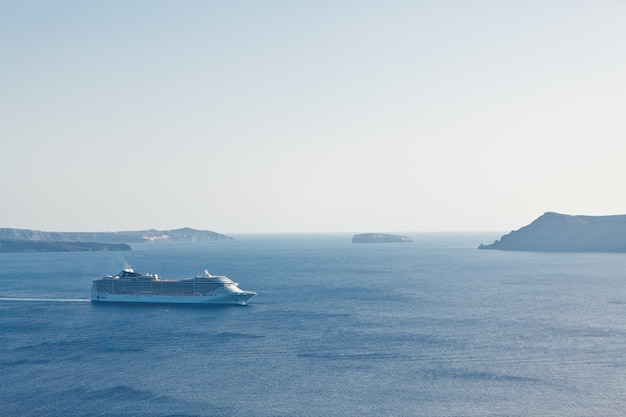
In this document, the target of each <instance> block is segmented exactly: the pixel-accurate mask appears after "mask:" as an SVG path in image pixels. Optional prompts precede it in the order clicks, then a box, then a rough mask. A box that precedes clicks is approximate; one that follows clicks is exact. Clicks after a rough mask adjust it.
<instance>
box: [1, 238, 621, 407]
mask: <svg viewBox="0 0 626 417" xmlns="http://www.w3.org/2000/svg"><path fill="white" fill-rule="evenodd" d="M403 234H406V235H409V236H410V237H411V238H412V239H413V242H412V243H382V244H352V243H351V235H350V234H342V233H338V234H273V235H272V234H267V235H264V234H257V235H234V240H232V241H214V242H168V243H140V244H133V245H132V246H133V250H132V251H128V252H76V253H3V254H0V416H8V417H14V416H33V417H35V416H36V417H43V416H65V417H71V416H183V417H184V416H259V417H266V416H267V417H269V416H525V417H527V416H542V417H544V416H568V417H573V416H624V415H625V414H626V254H620V253H534V252H509V251H496V250H478V249H477V247H478V246H479V244H481V243H491V242H493V241H494V240H495V239H497V238H499V237H500V235H501V234H502V233H403ZM125 267H132V268H134V269H135V270H136V271H138V272H150V273H158V274H159V275H161V276H162V277H163V278H168V279H170V278H171V279H174V278H185V277H192V276H195V275H198V274H202V273H203V272H204V270H205V269H207V270H208V271H209V272H211V273H212V274H214V275H217V274H222V275H227V276H228V277H230V278H231V279H232V280H234V281H236V282H238V283H239V286H240V288H242V289H245V290H251V291H256V292H257V293H258V295H256V296H255V297H254V298H252V299H251V300H250V302H249V304H248V305H247V306H181V305H133V304H131V305H125V304H111V305H107V304H104V305H103V304H95V303H91V302H90V301H89V297H90V289H91V283H92V280H93V279H95V278H100V277H102V276H105V275H115V274H116V273H117V272H119V271H120V270H121V269H123V268H125Z"/></svg>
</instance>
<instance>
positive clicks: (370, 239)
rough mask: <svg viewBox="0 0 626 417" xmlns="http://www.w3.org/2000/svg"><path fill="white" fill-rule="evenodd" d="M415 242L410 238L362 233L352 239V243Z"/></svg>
mask: <svg viewBox="0 0 626 417" xmlns="http://www.w3.org/2000/svg"><path fill="white" fill-rule="evenodd" d="M406 242H413V240H411V238H409V237H408V236H401V235H391V234H386V233H362V234H358V235H354V237H352V243H406Z"/></svg>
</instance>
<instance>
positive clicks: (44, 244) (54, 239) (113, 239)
mask: <svg viewBox="0 0 626 417" xmlns="http://www.w3.org/2000/svg"><path fill="white" fill-rule="evenodd" d="M213 240H232V237H230V236H226V235H223V234H220V233H216V232H212V231H210V230H196V229H191V228H189V227H185V228H182V229H173V230H156V229H149V230H139V231H125V232H44V231H41V230H30V229H11V228H0V252H79V251H119V250H131V249H132V248H131V247H130V246H129V245H128V243H139V242H173V241H213Z"/></svg>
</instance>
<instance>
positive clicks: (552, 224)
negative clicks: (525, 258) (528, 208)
mask: <svg viewBox="0 0 626 417" xmlns="http://www.w3.org/2000/svg"><path fill="white" fill-rule="evenodd" d="M478 248H479V249H499V250H514V251H533V252H626V215H612V216H584V215H576V216H572V215H567V214H559V213H554V212H547V213H544V214H543V215H542V216H540V217H539V218H537V219H536V220H534V221H533V222H532V223H530V224H529V225H527V226H524V227H522V228H520V229H519V230H514V231H512V232H510V233H509V234H506V235H504V236H502V237H501V238H500V240H496V241H495V242H493V243H492V244H489V245H483V244H481V245H480V246H479V247H478Z"/></svg>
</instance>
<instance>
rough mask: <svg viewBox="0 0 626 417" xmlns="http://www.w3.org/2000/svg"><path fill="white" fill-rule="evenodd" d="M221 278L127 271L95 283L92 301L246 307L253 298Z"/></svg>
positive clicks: (226, 278)
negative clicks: (166, 277) (168, 276)
mask: <svg viewBox="0 0 626 417" xmlns="http://www.w3.org/2000/svg"><path fill="white" fill-rule="evenodd" d="M238 285H239V284H237V283H236V282H233V281H232V280H231V279H230V278H228V277H226V276H223V275H218V276H215V275H211V274H209V272H208V271H206V270H205V271H204V275H198V276H196V277H194V278H185V279H181V280H164V279H161V277H159V275H157V274H140V273H137V272H135V271H134V270H133V269H131V268H126V269H124V270H123V271H121V272H120V273H119V274H117V275H115V276H106V277H104V278H100V279H94V280H93V285H92V288H91V301H94V302H128V303H175V304H239V305H246V304H247V303H248V300H250V298H252V297H254V296H255V295H256V293H255V292H253V291H244V290H242V289H240V288H239V286H238Z"/></svg>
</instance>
